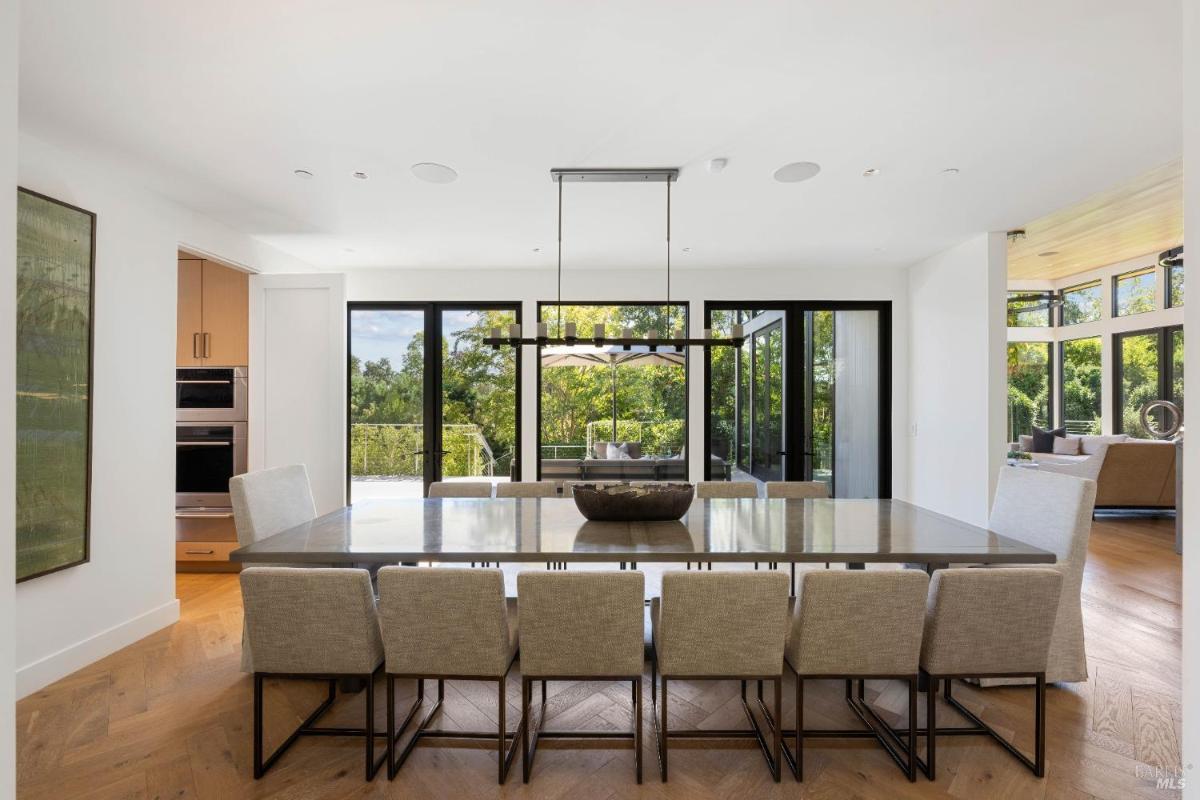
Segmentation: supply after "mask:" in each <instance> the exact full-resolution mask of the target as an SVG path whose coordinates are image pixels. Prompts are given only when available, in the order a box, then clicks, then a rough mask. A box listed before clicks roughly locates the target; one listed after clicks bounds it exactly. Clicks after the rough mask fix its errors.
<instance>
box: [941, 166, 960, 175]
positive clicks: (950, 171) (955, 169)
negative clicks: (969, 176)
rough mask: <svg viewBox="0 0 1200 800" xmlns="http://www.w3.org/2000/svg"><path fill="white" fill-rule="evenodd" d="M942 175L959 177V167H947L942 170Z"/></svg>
mask: <svg viewBox="0 0 1200 800" xmlns="http://www.w3.org/2000/svg"><path fill="white" fill-rule="evenodd" d="M942 174H943V175H957V174H958V167H947V168H946V169H944V170H942Z"/></svg>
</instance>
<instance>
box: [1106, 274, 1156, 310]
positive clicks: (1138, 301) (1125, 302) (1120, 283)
mask: <svg viewBox="0 0 1200 800" xmlns="http://www.w3.org/2000/svg"><path fill="white" fill-rule="evenodd" d="M1156 282H1157V275H1156V273H1155V272H1154V270H1150V271H1148V272H1139V273H1132V274H1129V275H1122V276H1120V277H1118V278H1117V288H1116V293H1117V301H1116V313H1117V316H1118V317H1124V316H1128V315H1130V314H1141V313H1144V312H1146V311H1153V310H1154V287H1155V284H1156Z"/></svg>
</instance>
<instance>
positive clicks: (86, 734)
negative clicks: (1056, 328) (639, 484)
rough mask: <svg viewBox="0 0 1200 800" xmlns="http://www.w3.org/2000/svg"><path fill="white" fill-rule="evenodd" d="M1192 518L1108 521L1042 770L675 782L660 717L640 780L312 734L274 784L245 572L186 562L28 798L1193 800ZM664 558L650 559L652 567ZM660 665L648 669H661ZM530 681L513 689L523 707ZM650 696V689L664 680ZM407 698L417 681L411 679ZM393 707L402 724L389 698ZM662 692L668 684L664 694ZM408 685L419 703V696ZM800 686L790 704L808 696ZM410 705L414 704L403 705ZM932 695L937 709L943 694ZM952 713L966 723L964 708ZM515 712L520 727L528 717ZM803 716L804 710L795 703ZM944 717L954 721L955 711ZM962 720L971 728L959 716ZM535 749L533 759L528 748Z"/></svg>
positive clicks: (863, 755) (1001, 722) (694, 692)
mask: <svg viewBox="0 0 1200 800" xmlns="http://www.w3.org/2000/svg"><path fill="white" fill-rule="evenodd" d="M1172 544H1173V522H1172V521H1170V520H1153V519H1145V520H1142V519H1133V520H1130V519H1122V520H1111V519H1100V520H1097V521H1096V523H1095V525H1094V527H1093V532H1092V539H1091V548H1090V556H1089V561H1088V568H1087V574H1086V577H1085V581H1084V619H1085V623H1086V627H1087V649H1088V664H1089V671H1090V675H1091V679H1090V680H1089V681H1088V682H1087V683H1083V684H1068V685H1065V686H1059V687H1052V688H1051V689H1050V690H1049V700H1048V721H1047V734H1048V747H1047V753H1048V771H1047V775H1046V778H1045V779H1044V780H1037V779H1036V778H1034V777H1033V776H1032V775H1031V774H1030V773H1029V772H1028V771H1026V770H1025V769H1024V768H1023V767H1021V766H1020V765H1019V764H1018V763H1017V762H1016V761H1015V760H1014V759H1012V758H1011V757H1010V756H1008V755H1007V754H1006V753H1004V752H1003V751H1002V750H1001V749H1000V748H999V747H998V746H996V745H995V744H994V743H991V742H989V741H988V740H986V739H983V738H978V737H969V738H968V737H957V738H954V737H946V738H942V739H939V745H938V766H939V777H938V780H937V781H936V782H934V783H931V782H929V781H927V780H926V779H925V778H923V777H921V778H919V780H918V782H917V783H916V784H909V783H908V782H907V781H906V780H905V779H904V778H903V776H902V775H901V774H900V772H899V770H897V769H896V767H895V766H894V765H893V764H892V762H891V761H890V760H889V759H888V757H887V755H886V754H885V753H884V752H883V750H882V749H881V748H879V747H878V746H876V745H875V744H873V743H869V742H867V741H863V740H858V741H843V742H836V743H834V742H827V743H825V742H816V743H813V744H810V745H809V746H807V747H806V760H805V783H803V784H797V783H796V782H795V781H794V780H793V778H792V777H791V775H790V774H788V773H786V771H785V774H784V780H783V783H781V784H778V785H776V784H774V783H773V782H772V781H771V779H770V775H769V773H768V770H767V767H766V765H765V763H764V762H763V760H762V757H761V755H760V754H759V752H758V750H757V749H752V748H753V745H752V743H751V742H749V741H743V742H741V743H730V744H722V745H719V746H718V747H707V746H706V747H693V746H689V745H687V744H673V745H672V748H671V780H670V782H669V783H667V784H665V785H664V784H662V783H660V782H659V780H658V773H657V761H656V759H655V755H654V744H653V743H654V738H653V737H654V734H653V729H652V728H651V727H650V718H649V715H650V710H649V707H648V706H647V708H646V711H645V724H646V730H645V748H646V749H645V769H646V775H645V781H646V782H645V783H644V784H643V785H641V786H638V785H637V784H635V783H634V778H633V754H632V751H631V750H630V749H628V748H626V749H607V747H606V748H603V749H602V748H599V747H584V748H583V749H564V748H563V747H562V743H561V742H555V741H544V742H543V743H542V744H541V745H540V746H539V749H538V757H537V761H536V763H535V767H534V773H533V778H532V782H531V783H530V784H529V785H527V786H523V785H522V784H521V770H520V766H519V764H517V763H515V762H514V765H513V771H512V773H511V774H510V775H509V780H508V783H507V784H506V785H505V786H503V787H501V786H497V785H496V778H495V772H496V761H495V759H496V756H495V754H494V750H487V751H484V750H480V749H477V748H476V747H475V746H472V747H450V748H429V747H420V748H418V749H417V750H416V751H415V752H414V753H413V755H412V757H411V758H410V759H409V762H408V763H407V764H406V765H405V767H404V769H403V770H402V771H401V773H400V775H399V776H398V777H397V779H396V780H395V781H394V782H391V783H389V782H388V781H387V779H386V774H383V773H381V774H380V775H379V776H378V777H377V778H376V779H375V781H374V782H372V783H369V784H368V783H365V782H364V781H363V778H362V750H361V747H360V742H358V741H354V740H345V741H342V740H336V739H320V738H317V739H314V738H307V739H302V740H301V741H300V742H299V743H298V744H297V745H295V747H294V748H293V749H292V751H290V752H289V753H288V754H287V755H286V756H284V758H283V759H282V760H281V761H280V762H279V764H278V765H277V766H276V767H275V768H274V769H273V770H272V771H271V772H269V773H268V774H267V776H266V777H265V778H264V779H263V780H261V781H254V780H253V779H252V778H251V768H250V762H251V742H250V725H251V679H250V678H249V676H247V675H244V674H243V673H241V672H240V671H239V663H238V661H239V656H240V641H241V607H240V598H239V593H238V589H237V578H236V576H234V575H180V576H179V577H178V594H179V598H180V600H181V601H182V618H181V620H180V622H179V623H178V624H176V625H174V626H172V627H171V628H170V629H168V630H164V631H160V632H159V633H156V634H154V635H153V636H150V637H147V638H146V639H143V640H142V641H140V642H137V643H136V644H134V645H132V646H130V647H127V648H125V649H124V650H121V651H120V652H118V653H115V654H113V655H112V656H110V657H108V658H106V659H104V660H102V661H100V662H97V663H96V664H93V665H91V666H89V667H87V668H86V669H83V670H80V671H79V672H77V673H75V674H74V675H71V676H69V677H67V678H65V679H63V680H61V681H59V682H57V683H55V684H53V685H52V686H49V687H47V688H46V689H44V690H42V691H40V692H37V693H36V694H34V695H32V696H30V697H28V698H26V699H24V700H22V701H21V702H20V703H18V705H17V716H18V775H17V780H18V788H19V796H20V797H22V798H55V799H56V800H68V799H69V798H76V797H89V798H100V799H101V800H118V799H123V800H133V799H134V798H159V799H162V800H165V798H179V799H181V800H182V798H214V800H215V799H216V798H221V799H222V800H224V799H225V798H242V797H247V798H305V799H306V800H307V799H310V798H348V797H405V798H451V797H453V798H490V797H537V798H571V800H586V799H589V798H597V799H598V800H606V799H607V798H622V797H650V798H688V799H689V800H691V799H692V798H720V797H754V798H770V797H789V798H791V797H812V798H845V797H858V798H925V797H956V798H994V797H995V798H999V797H1013V798H1044V799H1045V800H1057V799H1059V798H1064V799H1065V798H1071V799H1072V800H1080V799H1081V798H1088V797H1099V798H1114V800H1116V799H1117V798H1120V799H1122V800H1123V799H1124V798H1131V797H1137V798H1142V797H1177V796H1178V792H1175V791H1171V790H1170V789H1168V788H1159V787H1158V786H1157V785H1156V778H1157V777H1158V776H1160V775H1161V776H1163V777H1170V776H1172V775H1173V774H1174V770H1175V769H1176V768H1177V767H1178V764H1179V730H1180V707H1179V703H1180V582H1181V581H1180V577H1181V576H1180V559H1179V557H1178V556H1176V555H1175V554H1174V552H1173V550H1172ZM645 566H647V568H648V569H652V568H650V567H649V566H648V565H645ZM647 678H648V676H647ZM518 685H519V684H518V683H517V681H516V680H515V679H514V680H513V681H511V683H510V687H509V700H510V711H509V719H510V720H515V719H516V716H517V713H518V711H517V703H518V700H519V690H518V688H517V687H518ZM550 688H551V693H552V699H551V702H550V706H549V711H548V720H547V721H548V724H549V725H550V726H552V727H561V728H572V727H574V728H588V729H596V728H600V729H605V728H607V729H622V728H627V726H628V725H629V724H630V719H631V717H630V709H629V687H628V685H626V684H605V683H574V684H570V683H559V684H551V687H550ZM646 689H649V686H648V685H647V686H646ZM405 691H406V692H408V691H411V690H410V689H408V688H407V687H406V689H405ZM320 692H321V689H320V688H319V687H317V686H315V685H301V684H286V685H271V686H270V688H269V691H268V699H267V730H268V734H269V736H270V737H273V739H272V740H269V741H268V747H270V746H271V745H272V744H273V743H274V742H278V741H279V740H280V739H281V738H282V736H284V735H286V733H287V732H288V731H289V730H290V728H291V727H294V726H295V724H296V723H298V722H299V720H300V719H301V718H302V716H303V714H305V713H306V712H307V710H309V709H311V708H312V707H314V706H315V705H316V702H317V701H318V699H319V696H320ZM487 692H488V689H485V688H484V686H483V685H481V684H470V683H450V684H447V704H446V706H445V712H444V714H443V716H442V718H441V722H442V725H443V726H444V727H447V728H458V729H466V728H488V727H491V726H492V725H494V719H495V713H496V711H495V708H494V706H495V701H494V697H495V696H494V695H491V698H490V699H489V696H488V694H487ZM841 692H842V687H841V685H840V684H835V683H821V684H815V685H813V686H812V687H811V688H808V689H807V692H806V693H807V694H808V698H807V703H806V707H805V708H806V711H805V713H806V717H807V719H806V723H807V724H809V725H812V726H822V727H832V726H834V725H843V726H846V727H852V726H854V721H853V718H852V716H851V714H850V712H849V711H848V710H847V709H846V707H845V703H844V701H843V700H842V696H841ZM378 694H379V695H380V708H379V711H378V713H377V719H380V720H382V719H383V698H382V694H383V693H382V692H379V693H378ZM645 694H646V702H647V703H649V692H648V691H647V692H646V693H645ZM955 694H956V695H957V696H959V697H960V699H963V700H964V701H965V702H966V704H967V705H968V706H970V707H972V708H973V709H975V710H976V712H977V713H980V714H981V715H982V716H983V718H984V719H985V720H987V721H988V722H990V723H991V724H993V725H995V726H996V727H998V728H1000V729H1002V730H1003V731H1005V732H1006V733H1012V734H1013V735H1015V737H1016V740H1017V743H1018V745H1019V746H1021V747H1023V748H1025V749H1028V748H1030V747H1031V746H1032V719H1033V712H1032V696H1031V693H1030V692H1029V691H1028V690H1027V689H1022V688H999V689H986V690H972V689H969V688H965V687H964V688H963V689H961V690H958V689H956V692H955ZM869 695H870V696H871V697H872V698H873V700H874V702H875V704H876V705H877V707H879V708H881V709H883V710H884V712H885V714H886V713H890V714H891V715H892V717H893V719H895V720H898V719H899V717H898V716H897V715H896V714H897V712H902V710H903V707H904V704H905V700H904V693H903V692H902V691H899V690H897V688H896V687H891V686H888V685H886V684H872V685H870V690H869ZM407 696H408V695H406V696H405V698H403V699H406V698H407ZM790 697H791V693H790V691H785V699H784V702H785V708H787V706H788V705H789V704H790ZM403 699H401V700H400V701H398V703H402V702H403ZM361 703H362V701H361V698H360V696H349V697H346V698H339V700H338V703H337V705H336V706H335V708H334V711H333V712H332V713H333V714H334V715H335V716H332V717H330V719H331V720H332V721H334V724H355V723H356V722H357V721H358V720H360V719H361ZM920 705H921V707H922V709H923V707H924V703H923V702H922V703H921V704H920ZM670 711H671V714H672V718H673V722H672V724H674V725H677V726H680V727H699V728H710V727H734V726H739V725H741V724H743V723H744V718H743V716H742V711H741V707H740V703H739V702H738V699H737V685H736V684H735V683H733V682H714V683H703V684H702V683H695V684H688V683H684V682H680V683H678V684H677V685H673V688H672V701H671V708H670ZM938 718H939V720H943V721H944V720H947V719H952V718H953V712H952V711H951V710H950V709H949V708H948V707H946V706H945V705H943V706H941V709H940V710H939V716H938ZM511 724H512V723H511V722H510V725H511ZM785 724H791V716H790V715H789V714H787V713H785ZM943 724H944V723H943ZM951 724H958V723H955V722H952V723H951ZM518 758H519V757H518Z"/></svg>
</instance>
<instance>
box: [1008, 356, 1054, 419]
mask: <svg viewBox="0 0 1200 800" xmlns="http://www.w3.org/2000/svg"><path fill="white" fill-rule="evenodd" d="M1049 419H1050V353H1049V346H1048V345H1047V344H1045V343H1044V342H1010V343H1009V345H1008V437H1009V441H1010V442H1011V441H1014V440H1015V439H1016V437H1017V436H1019V435H1021V434H1027V433H1029V432H1030V431H1032V429H1033V426H1034V425H1039V426H1045V425H1047V424H1049Z"/></svg>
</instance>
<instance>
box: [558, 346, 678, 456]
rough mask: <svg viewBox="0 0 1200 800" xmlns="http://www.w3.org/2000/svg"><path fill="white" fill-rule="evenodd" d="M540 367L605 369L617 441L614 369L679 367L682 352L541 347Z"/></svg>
mask: <svg viewBox="0 0 1200 800" xmlns="http://www.w3.org/2000/svg"><path fill="white" fill-rule="evenodd" d="M541 361H542V366H543V367H608V369H609V374H610V376H611V378H612V441H614V442H615V441H616V440H617V367H619V366H621V365H623V364H628V365H630V366H634V367H654V366H682V365H683V364H684V363H685V358H684V354H683V353H676V352H674V351H671V350H651V349H650V346H649V345H644V344H641V345H638V344H635V345H631V346H630V348H629V349H628V350H626V349H625V348H624V347H623V346H621V345H608V346H606V347H597V346H596V345H594V344H578V345H574V346H571V345H563V346H555V347H544V348H542V358H541Z"/></svg>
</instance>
